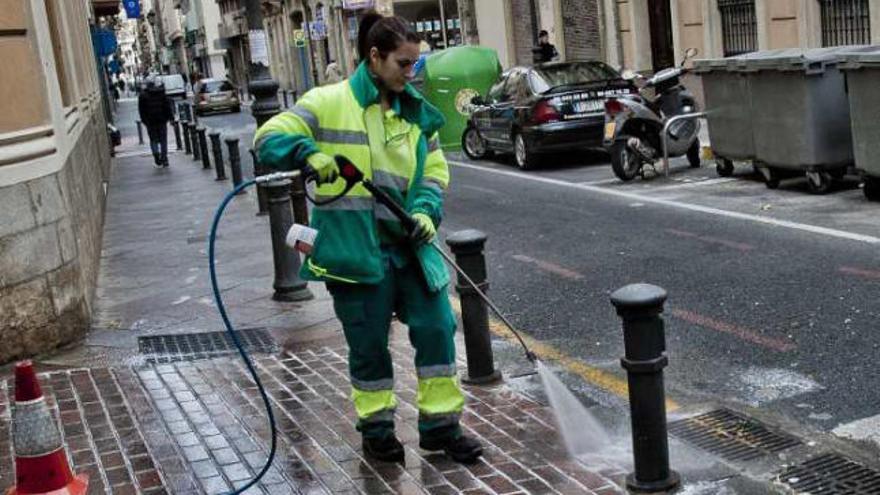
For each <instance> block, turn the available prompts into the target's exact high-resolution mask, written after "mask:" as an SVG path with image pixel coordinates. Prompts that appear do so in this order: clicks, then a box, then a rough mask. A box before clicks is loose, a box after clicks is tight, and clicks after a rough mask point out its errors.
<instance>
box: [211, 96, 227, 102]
mask: <svg viewBox="0 0 880 495" xmlns="http://www.w3.org/2000/svg"><path fill="white" fill-rule="evenodd" d="M223 98H225V97H224V96H223V95H211V101H222V100H223Z"/></svg>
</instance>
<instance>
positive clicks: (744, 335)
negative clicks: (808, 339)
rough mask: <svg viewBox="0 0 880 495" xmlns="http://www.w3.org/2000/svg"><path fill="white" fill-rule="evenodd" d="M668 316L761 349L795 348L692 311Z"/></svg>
mask: <svg viewBox="0 0 880 495" xmlns="http://www.w3.org/2000/svg"><path fill="white" fill-rule="evenodd" d="M669 314H671V315H672V316H674V317H676V318H678V319H680V320H684V321H686V322H688V323H693V324H694V325H697V326H701V327H703V328H708V329H710V330H715V331H717V332H722V333H727V334H730V335H733V336H735V337H739V338H740V339H742V340H745V341H747V342H751V343H753V344H758V345H760V346H762V347H766V348H768V349H772V350H774V351H778V352H788V351H791V350H793V349H795V348H796V347H797V346H796V345H794V343H792V342H789V341H786V340H782V339H777V338H775V337H768V336H766V335H762V334H760V333H758V332H756V331H755V330H751V329H749V328H746V327H741V326H739V325H735V324H733V323H725V322H723V321H719V320H715V319H713V318H709V317H708V316H703V315H700V314H697V313H694V312H693V311H688V310H685V309H672V310H671V311H669Z"/></svg>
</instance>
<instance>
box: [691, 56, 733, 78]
mask: <svg viewBox="0 0 880 495" xmlns="http://www.w3.org/2000/svg"><path fill="white" fill-rule="evenodd" d="M739 69H742V61H741V60H740V58H739V57H727V58H701V59H698V60H694V72H696V73H698V74H708V73H710V72H716V71H727V72H729V71H735V70H739Z"/></svg>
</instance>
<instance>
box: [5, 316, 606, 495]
mask: <svg viewBox="0 0 880 495" xmlns="http://www.w3.org/2000/svg"><path fill="white" fill-rule="evenodd" d="M395 333H396V334H402V333H403V332H400V331H397V332H395ZM345 352H346V351H345V348H344V346H340V345H334V346H321V345H317V346H313V347H310V348H303V349H300V350H297V351H295V352H290V351H285V352H283V353H281V354H279V355H273V356H267V355H261V356H257V358H256V364H257V366H258V369H259V373H260V376H261V379H262V380H264V383H265V384H266V388H267V390H268V393H269V396H270V398H271V400H272V403H273V407H274V411H275V415H276V420H277V423H278V429H279V439H278V454H277V457H276V459H275V462H274V464H273V466H272V468H271V469H270V470H269V471H268V473H267V475H266V476H265V477H264V478H263V480H262V481H261V482H260V483H259V485H258V486H259V489H252V490H250V491H249V492H248V493H266V494H285V493H304V494H319V493H344V494H347V493H352V494H353V493H367V494H374V493H405V494H409V493H431V494H446V493H470V494H478V493H487V494H491V493H498V494H507V493H579V494H610V493H620V491H619V489H618V488H617V485H616V484H615V482H620V480H621V477H622V475H623V473H621V472H605V473H601V474H599V473H592V472H589V471H587V470H585V469H584V468H583V467H581V466H580V465H578V464H576V463H572V462H569V461H567V460H566V456H565V454H564V452H563V451H562V450H561V449H560V447H558V445H560V443H559V442H557V441H554V440H555V439H556V433H555V430H554V428H553V423H552V417H551V412H550V411H549V410H548V409H547V408H546V407H543V406H541V405H540V404H537V403H535V402H533V401H531V400H530V399H527V398H524V397H523V396H521V395H519V394H517V393H515V392H512V391H511V390H510V389H508V388H507V387H505V386H503V385H502V386H496V387H491V388H484V387H466V393H467V406H466V412H465V414H464V416H463V418H462V423H463V425H464V427H465V431H467V432H468V433H470V434H473V435H476V436H478V437H479V438H480V439H481V440H482V441H483V442H484V445H485V447H486V454H485V457H484V459H483V460H482V461H480V462H479V463H478V464H475V465H473V466H462V465H459V464H457V463H454V462H452V461H450V460H448V459H447V458H446V457H445V456H443V455H440V454H431V453H427V452H423V451H421V450H420V449H419V448H418V434H417V430H416V420H417V415H418V413H417V410H416V408H415V405H414V401H415V395H416V383H415V379H414V376H415V373H414V371H413V369H412V366H411V365H407V366H401V364H402V363H411V362H412V351H411V350H410V349H409V346H408V344H407V343H406V342H405V341H400V342H396V343H395V344H394V345H393V355H394V358H395V362H396V363H397V364H396V375H397V379H396V382H397V383H396V386H397V392H398V397H399V398H400V399H401V404H400V407H399V409H398V414H397V422H398V424H397V431H398V435H399V437H400V439H401V441H402V442H404V444H405V446H406V461H405V463H404V464H403V465H398V464H389V463H383V462H376V461H372V460H369V459H365V458H363V456H362V454H361V451H360V435H359V433H358V432H357V431H356V430H355V429H354V426H353V425H354V413H353V409H352V407H351V405H350V402H349V400H348V397H347V395H348V390H349V386H348V380H347V363H346V360H345ZM43 384H44V388H45V392H46V394H47V396H48V397H50V404H53V405H57V410H58V411H59V413H60V420H61V424H62V432H63V434H64V437H65V441H66V442H67V445H68V448H69V452H70V455H71V457H72V459H73V462H74V466H75V469H76V471H77V472H83V471H84V472H88V473H90V474H91V475H92V484H93V486H92V490H91V491H90V493H94V494H101V493H113V494H123V493H147V494H157V493H173V494H190V493H226V492H228V491H229V490H230V489H231V488H232V487H240V486H242V485H244V484H245V483H247V481H248V480H249V479H250V478H251V477H252V476H253V475H254V473H256V472H258V471H259V470H260V469H261V468H262V466H263V463H264V462H265V459H266V456H267V454H268V450H269V430H268V425H267V422H266V415H265V412H264V411H263V407H262V399H261V397H260V395H259V393H258V391H257V388H256V386H255V385H254V383H253V381H252V380H251V378H250V377H249V375H248V374H247V372H246V369H245V367H244V365H243V363H242V362H241V361H240V360H238V359H234V358H219V359H213V360H203V361H194V362H181V363H176V364H173V365H147V366H143V367H139V368H136V369H134V368H114V369H107V368H92V369H78V370H69V371H57V372H52V373H48V374H45V375H43ZM2 397H3V398H2V399H0V408H2V410H3V411H4V415H3V417H2V419H0V422H2V423H4V424H3V427H2V431H3V433H2V434H0V435H2V436H0V452H2V457H0V476H2V478H0V484H3V482H2V480H6V479H10V478H9V476H10V474H11V469H10V463H11V458H10V455H11V446H10V445H9V439H8V434H7V433H8V425H6V424H5V423H6V422H7V421H8V407H7V406H6V395H3V396H2Z"/></svg>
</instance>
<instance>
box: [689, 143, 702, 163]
mask: <svg viewBox="0 0 880 495" xmlns="http://www.w3.org/2000/svg"><path fill="white" fill-rule="evenodd" d="M687 159H688V163H689V164H690V166H691V168H700V165H701V162H700V140H699V139H694V142H693V143H692V144H691V147H690V148H688V151H687Z"/></svg>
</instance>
